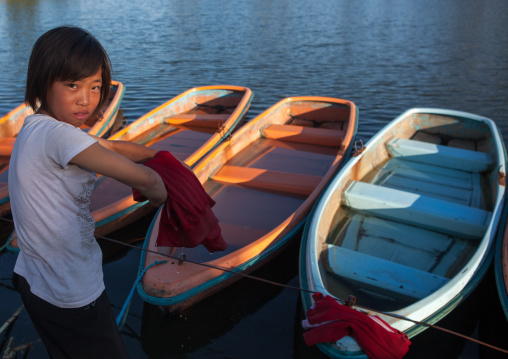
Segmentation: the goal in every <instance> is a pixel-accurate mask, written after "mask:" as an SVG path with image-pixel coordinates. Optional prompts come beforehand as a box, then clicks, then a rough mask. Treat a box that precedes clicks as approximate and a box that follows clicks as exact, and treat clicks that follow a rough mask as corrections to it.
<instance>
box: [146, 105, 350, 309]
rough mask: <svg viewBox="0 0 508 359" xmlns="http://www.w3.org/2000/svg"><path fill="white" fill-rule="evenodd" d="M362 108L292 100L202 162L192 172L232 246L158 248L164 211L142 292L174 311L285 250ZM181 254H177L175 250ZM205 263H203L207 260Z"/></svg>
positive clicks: (341, 155)
mask: <svg viewBox="0 0 508 359" xmlns="http://www.w3.org/2000/svg"><path fill="white" fill-rule="evenodd" d="M357 120H358V111H357V108H356V106H355V104H354V103H353V102H350V101H346V100H341V99H335V98H329V97H294V98H286V99H284V100H282V101H280V102H278V103H277V104H275V105H274V106H272V107H270V108H269V109H267V110H266V111H265V112H263V113H262V114H260V115H259V116H257V117H256V118H254V119H252V120H251V121H249V122H247V123H246V124H245V125H244V126H243V127H242V128H241V129H239V130H238V131H237V132H235V133H234V134H233V136H232V137H231V138H230V139H228V140H227V141H225V142H224V143H223V144H221V145H220V146H218V147H217V148H216V149H215V150H213V151H212V152H211V153H209V154H208V155H207V156H206V157H205V158H203V160H201V161H200V162H199V163H198V164H197V166H196V167H195V168H194V172H195V174H196V176H197V177H198V179H199V180H200V182H201V184H202V185H203V186H204V188H205V190H206V191H207V193H208V194H209V195H210V196H211V197H212V198H213V199H214V200H215V201H216V204H215V206H214V207H213V211H214V213H215V215H216V216H217V218H218V219H219V222H220V226H221V229H222V235H223V237H224V239H225V241H226V242H227V244H228V249H227V250H225V251H223V252H215V253H212V254H210V253H209V252H208V251H207V250H206V249H205V247H203V246H198V247H196V248H183V249H178V251H179V252H182V254H180V256H181V258H183V256H185V258H186V259H188V260H190V261H191V262H187V261H183V262H182V261H178V260H170V261H168V262H167V263H164V264H159V265H156V266H153V267H150V266H151V265H152V264H153V263H155V262H156V261H162V260H164V259H166V258H167V257H165V256H163V255H161V254H158V253H157V247H156V246H155V241H156V237H157V233H158V229H159V218H160V217H159V216H160V214H159V213H158V214H157V215H156V216H155V218H154V220H153V222H152V224H151V226H150V229H149V231H148V234H147V236H146V240H145V243H144V248H145V249H147V250H148V251H146V253H145V251H144V252H143V255H142V257H141V263H140V268H139V274H140V275H142V273H143V272H145V269H146V268H148V267H150V268H149V269H148V270H147V271H146V273H145V274H144V277H143V279H142V280H141V281H138V283H137V290H138V293H139V294H140V296H141V297H142V298H143V299H144V300H145V301H146V302H149V303H152V304H155V305H158V306H160V307H161V308H163V309H165V310H168V311H170V312H175V311H178V310H181V309H183V308H188V307H189V306H191V305H192V304H194V303H196V302H198V301H200V300H202V299H203V298H205V297H207V296H209V295H211V294H212V293H214V292H216V291H218V290H220V289H222V288H224V287H226V286H227V285H229V284H231V283H232V282H233V281H235V280H237V279H239V278H240V276H238V275H235V274H233V273H231V272H225V271H223V270H219V269H215V268H217V267H218V268H225V269H227V270H228V271H232V272H241V273H248V272H251V271H252V270H254V269H256V268H257V267H259V266H261V265H262V264H264V263H265V262H267V261H268V260H270V259H272V258H273V256H274V255H275V254H276V253H278V252H279V251H280V250H282V249H283V248H284V247H285V246H286V245H287V244H289V243H290V239H291V238H293V237H294V235H295V234H296V233H297V232H298V231H299V229H300V228H301V226H302V225H303V223H304V221H305V218H306V216H307V214H308V213H309V211H310V209H311V207H312V205H313V204H314V202H315V201H316V199H317V197H318V196H319V194H320V193H321V191H322V190H323V189H324V188H325V187H326V185H327V183H328V182H329V181H330V180H331V179H332V177H333V175H334V174H335V173H336V172H337V171H338V169H339V168H340V167H341V165H342V164H343V163H344V161H345V159H346V158H347V157H348V156H349V154H350V152H351V147H352V144H353V142H354V137H355V135H356V129H357ZM177 253H178V252H177ZM202 264H203V265H202Z"/></svg>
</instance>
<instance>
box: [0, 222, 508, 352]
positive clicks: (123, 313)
mask: <svg viewBox="0 0 508 359" xmlns="http://www.w3.org/2000/svg"><path fill="white" fill-rule="evenodd" d="M0 219H1V220H4V221H9V222H12V220H10V219H7V218H3V217H0ZM95 238H97V239H103V240H106V241H109V242H112V243H116V244H119V245H122V246H125V247H129V248H135V249H138V250H141V251H144V252H149V253H153V254H157V255H160V256H162V257H166V258H170V259H173V260H176V261H178V264H179V265H182V264H183V263H184V262H187V263H192V264H196V265H200V266H203V267H208V268H213V269H218V270H221V271H224V272H227V273H231V274H233V275H239V276H241V277H244V278H250V279H253V280H257V281H260V282H263V283H267V284H271V285H275V286H279V287H282V288H287V289H293V290H297V291H300V292H305V293H310V294H315V293H316V291H312V290H308V289H304V288H300V287H295V286H291V285H287V284H282V283H277V282H274V281H271V280H268V279H263V278H260V277H256V276H252V275H250V274H246V273H242V272H239V271H235V270H232V269H229V268H225V267H222V266H218V265H212V264H207V263H202V262H196V261H192V260H189V259H187V258H186V256H185V254H182V255H180V256H178V257H176V256H173V255H170V254H165V253H160V252H157V251H153V250H151V249H148V248H140V247H138V246H135V245H132V244H130V243H125V242H122V241H119V240H116V239H112V238H108V237H103V236H96V237H95ZM166 262H167V261H155V262H154V263H152V264H151V265H149V266H147V267H146V268H145V269H144V270H143V272H142V273H141V274H140V275H139V276H138V278H137V279H136V281H135V283H134V285H133V287H132V289H131V292H130V294H129V296H128V298H127V301H126V303H125V304H124V306H123V307H122V311H121V313H120V315H119V316H118V318H117V324H118V323H122V324H123V322H125V319H126V317H127V313H126V311H127V310H128V309H127V308H128V306H129V304H130V301H131V299H132V295H133V293H134V288H135V287H136V285H137V283H138V282H139V281H140V280H141V279H142V277H143V275H144V274H145V273H146V271H147V270H148V269H149V268H151V267H152V266H154V265H157V264H162V263H166ZM331 297H332V298H333V299H335V300H336V301H337V302H339V303H342V304H344V305H347V306H349V307H351V308H354V307H356V308H357V309H360V310H362V311H364V312H367V313H378V314H381V315H385V316H388V317H392V318H396V319H399V320H404V321H408V322H411V323H413V324H417V325H422V326H425V327H427V328H432V329H436V330H440V331H442V332H445V333H448V334H451V335H455V336H457V337H460V338H462V339H466V340H469V341H472V342H474V343H477V344H479V345H482V346H485V347H488V348H491V349H494V350H497V351H499V352H502V353H505V354H508V350H506V349H502V348H499V347H496V346H494V345H491V344H488V343H485V342H483V341H480V340H478V339H475V338H471V337H469V336H467V335H464V334H460V333H457V332H455V331H453V330H449V329H446V328H443V327H439V326H437V325H434V324H429V323H425V322H421V321H417V320H413V319H411V318H408V317H404V316H402V315H398V314H395V313H390V312H383V311H380V310H376V309H373V308H369V307H365V306H362V305H358V304H356V298H355V297H354V296H352V295H350V296H348V298H347V300H343V299H340V298H337V297H334V296H331ZM124 308H125V309H124ZM122 318H123V319H122Z"/></svg>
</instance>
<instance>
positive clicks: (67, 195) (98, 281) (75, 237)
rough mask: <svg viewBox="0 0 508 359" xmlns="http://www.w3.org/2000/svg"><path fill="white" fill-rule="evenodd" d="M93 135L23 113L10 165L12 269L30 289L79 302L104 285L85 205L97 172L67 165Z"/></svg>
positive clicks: (53, 299) (60, 301) (58, 301)
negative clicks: (14, 257)
mask: <svg viewBox="0 0 508 359" xmlns="http://www.w3.org/2000/svg"><path fill="white" fill-rule="evenodd" d="M95 142H96V140H95V139H94V138H92V137H91V136H89V135H88V134H86V133H85V132H83V131H81V130H80V129H79V128H76V127H74V126H72V125H70V124H67V123H64V122H60V121H57V120H55V119H54V118H52V117H49V116H45V115H32V116H29V117H27V118H26V119H25V122H24V124H23V127H22V129H21V131H20V132H19V134H18V136H17V138H16V142H15V145H14V148H13V151H12V156H11V159H10V165H9V178H8V183H9V197H10V202H11V208H12V215H13V219H14V225H15V229H16V232H17V235H18V243H19V247H20V253H19V256H18V258H17V261H16V265H15V267H14V271H15V272H16V273H18V274H19V275H21V276H23V277H25V278H26V280H27V281H28V283H29V284H30V290H31V292H32V293H33V294H35V295H37V296H38V297H40V298H42V299H44V300H45V301H47V302H49V303H51V304H53V305H55V306H58V307H61V308H78V307H82V306H84V305H87V304H88V303H90V302H92V301H94V300H95V299H97V298H98V297H99V295H100V294H101V293H102V291H103V290H104V280H103V273H102V252H101V249H100V247H99V245H98V244H97V242H96V240H95V238H94V236H93V234H94V230H95V221H94V219H93V217H92V215H91V213H90V210H89V203H90V195H91V193H92V190H93V188H94V184H95V182H96V180H97V176H96V174H95V173H93V172H91V171H88V170H86V169H83V168H81V167H79V166H76V165H73V164H69V161H70V160H71V159H72V158H73V157H74V156H76V155H77V154H78V153H80V152H81V151H83V150H84V149H86V148H88V147H89V146H91V145H92V144H94V143H95Z"/></svg>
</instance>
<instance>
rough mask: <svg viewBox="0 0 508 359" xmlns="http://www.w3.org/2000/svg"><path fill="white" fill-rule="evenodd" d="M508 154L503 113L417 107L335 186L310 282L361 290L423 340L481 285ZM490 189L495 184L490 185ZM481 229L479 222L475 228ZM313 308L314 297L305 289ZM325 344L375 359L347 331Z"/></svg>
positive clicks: (325, 200)
mask: <svg viewBox="0 0 508 359" xmlns="http://www.w3.org/2000/svg"><path fill="white" fill-rule="evenodd" d="M505 161H506V153H505V149H504V145H503V142H502V140H501V137H500V134H499V131H498V129H497V127H496V126H495V124H494V122H493V121H491V120H489V119H486V118H483V117H480V116H476V115H473V114H469V113H464V112H458V111H449V110H440V109H412V110H409V111H407V112H405V113H404V114H402V115H400V116H399V117H397V118H396V119H395V120H393V121H392V122H391V123H389V124H388V125H387V126H386V127H385V128H383V129H382V130H381V131H380V132H379V133H378V134H376V135H375V136H374V137H373V138H372V139H371V140H369V142H368V143H367V144H366V146H365V149H364V151H363V152H362V153H361V154H359V155H358V156H356V157H354V158H353V159H352V160H351V161H349V162H348V164H346V165H345V166H344V167H343V168H342V170H341V171H340V172H339V173H338V174H337V176H336V177H335V178H334V179H333V181H332V182H331V183H330V185H329V187H328V188H327V190H326V192H325V193H324V194H323V196H322V197H321V199H320V201H319V202H318V203H317V204H316V206H315V208H314V209H313V213H312V214H311V216H310V220H309V221H308V222H307V224H306V226H305V229H304V234H303V239H302V244H301V252H300V285H301V287H302V288H303V289H305V290H308V291H311V292H321V293H323V294H325V295H331V296H333V297H335V298H338V299H342V300H344V299H346V297H347V296H348V295H350V294H352V295H354V296H355V297H356V298H357V303H358V304H360V305H362V306H364V307H367V308H369V309H370V310H375V311H377V312H379V313H385V314H380V316H381V317H382V318H383V319H384V320H385V321H386V322H388V323H389V324H390V325H391V326H393V327H394V328H396V329H398V330H400V331H403V332H405V333H406V334H407V335H408V337H413V336H415V335H417V334H418V333H420V332H421V331H423V330H425V329H426V328H427V327H426V326H422V325H417V324H414V323H413V322H410V321H405V320H400V319H397V318H395V317H392V316H390V315H389V314H394V315H397V316H402V317H408V318H410V319H412V320H415V321H419V322H426V323H428V324H432V323H435V322H437V321H438V320H440V319H441V318H443V317H444V316H445V315H447V314H448V313H449V312H450V311H451V310H453V309H454V308H455V307H456V306H457V305H458V304H459V303H460V302H462V301H463V300H464V299H465V298H466V297H467V296H468V295H469V294H470V293H471V292H472V291H473V289H474V288H475V287H476V286H477V285H478V283H479V282H480V280H481V279H482V277H483V276H484V275H485V273H486V270H487V268H488V266H489V264H490V263H491V261H492V258H493V250H492V249H493V242H494V236H495V232H496V229H497V226H498V224H499V220H500V217H501V208H502V206H503V197H504V190H505V185H504V176H505V173H506V169H505V163H506V162H505ZM482 189H487V190H485V191H484V190H482ZM473 227H475V228H473ZM302 302H303V309H304V311H307V310H308V309H309V308H310V306H311V305H312V298H311V294H309V293H305V292H302ZM318 347H319V348H320V349H321V351H323V352H324V353H326V354H327V355H329V356H330V357H336V358H346V357H347V358H352V357H356V358H366V355H365V354H364V353H363V352H362V351H361V348H360V347H359V346H358V344H357V343H356V342H355V341H354V340H353V339H352V338H351V337H345V338H343V339H342V340H339V341H338V342H336V343H320V344H318Z"/></svg>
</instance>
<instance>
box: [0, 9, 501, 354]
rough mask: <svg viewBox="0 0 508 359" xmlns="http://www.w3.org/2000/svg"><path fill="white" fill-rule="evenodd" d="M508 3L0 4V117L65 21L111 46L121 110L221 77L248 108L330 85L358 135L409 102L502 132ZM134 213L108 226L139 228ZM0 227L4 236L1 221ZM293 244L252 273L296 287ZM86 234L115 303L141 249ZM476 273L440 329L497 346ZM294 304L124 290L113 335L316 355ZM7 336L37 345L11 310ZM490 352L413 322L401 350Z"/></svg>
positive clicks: (4, 290)
mask: <svg viewBox="0 0 508 359" xmlns="http://www.w3.org/2000/svg"><path fill="white" fill-rule="evenodd" d="M507 14H508V2H506V1H505V0H488V1H485V0H448V1H439V0H427V1H411V2H409V1H403V0H386V1H379V0H365V1H352V0H322V1H319V2H310V1H303V0H291V1H289V0H275V1H274V0H270V1H268V0H258V1H246V0H244V1H226V0H216V1H206V0H187V1H180V0H159V1H157V0H153V1H149V0H138V1H135V2H133V1H127V0H115V1H112V0H102V1H92V0H41V1H36V0H0V69H1V70H0V114H4V113H6V112H8V111H9V110H11V109H12V108H14V107H15V106H16V105H18V104H19V103H21V102H22V101H23V96H24V81H25V73H26V67H27V62H28V57H29V55H30V51H31V47H32V45H33V43H34V41H35V40H36V39H37V38H38V37H39V36H40V35H41V34H42V33H43V32H45V31H46V30H48V29H50V28H52V27H55V26H58V25H63V24H74V25H78V26H82V27H84V28H86V29H88V30H89V31H90V32H92V33H93V34H94V35H95V36H96V37H97V38H98V39H99V40H100V41H101V42H102V44H103V45H104V47H105V48H106V50H107V51H108V53H109V54H110V57H111V61H112V63H113V68H114V76H113V77H114V79H116V80H118V81H121V82H123V83H124V85H125V86H126V94H125V97H124V100H123V102H122V110H123V114H124V116H125V118H126V121H133V120H135V119H136V118H138V117H139V116H141V115H143V114H144V113H146V112H148V111H149V110H151V109H152V108H154V107H156V106H157V105H159V104H161V103H163V102H165V101H167V100H168V99H170V98H172V97H174V96H176V95H177V94H179V93H181V92H183V91H185V90H187V89H189V88H192V87H196V86H203V85H214V84H231V85H242V86H247V87H249V88H251V89H252V91H253V92H254V100H253V102H252V105H251V109H250V111H249V114H248V118H253V117H254V116H255V115H257V114H259V113H260V112H261V111H262V110H264V109H266V108H267V107H269V106H271V105H272V104H274V103H275V102H277V101H279V100H281V99H282V98H285V97H288V96H296V95H318V96H331V97H339V98H345V99H348V100H351V101H354V102H355V103H356V104H357V106H358V107H359V110H360V123H359V128H358V135H359V137H360V138H361V139H363V140H367V139H369V138H370V137H371V136H372V135H373V134H374V133H376V132H377V131H378V130H379V129H381V128H382V127H383V126H384V125H385V124H386V123H388V122H389V121H390V120H392V119H393V118H395V117H396V116H397V115H399V114H400V113H402V112H403V111H405V110H406V109H408V108H411V107H441V108H449V109H455V110H462V111H468V112H473V113H476V114H480V115H483V116H486V117H489V118H491V119H493V120H494V121H495V122H496V123H497V125H498V126H499V128H500V130H501V132H502V134H503V137H504V138H505V141H506V139H508V112H507V110H506V109H507V108H508V95H507V94H508V61H507V60H508V31H506V29H507V28H508V16H507ZM148 223H149V219H147V220H142V221H140V222H138V223H136V224H134V225H132V226H130V227H129V228H127V229H126V230H125V231H120V232H117V233H115V234H112V235H111V236H112V237H114V238H123V239H125V238H126V237H128V238H130V239H131V240H135V239H139V238H142V237H143V236H144V233H145V231H146V228H147V226H148ZM0 224H1V223H0ZM4 224H5V223H4ZM4 227H5V228H4ZM2 228H4V229H3V235H6V233H8V232H9V225H8V224H5V225H4V226H3V227H2ZM1 240H3V237H2V239H1ZM298 241H299V238H295V242H296V243H295V246H294V248H292V249H290V250H288V251H287V252H286V253H284V254H283V255H282V256H281V257H280V258H277V259H276V260H275V261H274V262H273V263H271V264H270V265H268V266H266V268H263V269H262V270H261V271H260V272H258V273H256V274H257V275H259V276H263V277H265V278H269V279H271V280H275V281H277V282H279V283H284V284H289V285H294V286H298V277H297V250H298ZM134 243H136V244H137V245H138V246H139V245H140V243H139V242H134ZM101 244H102V245H103V247H104V250H105V256H106V263H105V265H104V272H105V281H106V287H107V289H108V292H109V295H110V298H111V301H112V303H113V305H114V306H115V309H114V310H115V314H116V313H118V311H119V308H120V307H121V306H122V305H123V303H124V301H125V299H126V297H127V296H128V294H129V291H130V289H131V287H132V284H133V282H134V280H135V277H136V272H137V266H138V263H139V257H140V253H139V251H138V250H136V249H130V250H122V249H121V248H118V247H116V246H111V245H108V244H107V243H106V244H105V243H101ZM14 261H15V255H13V254H12V253H6V252H3V253H0V298H1V303H2V305H1V306H0V324H2V323H3V322H4V321H5V320H6V319H7V318H8V317H9V316H10V315H11V314H12V313H13V312H14V311H15V310H16V309H17V308H18V307H19V305H20V304H21V300H20V298H19V295H18V293H17V292H15V291H14V290H13V289H12V286H11V282H10V277H11V272H12V268H13V265H14ZM491 284H492V283H491V276H490V274H489V276H487V278H486V280H485V281H484V282H483V283H482V286H481V287H480V288H479V289H478V291H477V293H475V296H473V297H471V298H470V299H469V300H468V301H467V302H466V303H465V305H463V306H461V307H460V308H459V309H458V310H457V311H454V313H452V315H451V316H449V317H447V318H446V319H445V320H444V321H442V322H441V323H440V325H442V326H446V327H447V328H453V329H455V330H457V331H460V332H461V333H463V334H466V335H474V336H475V337H479V338H480V339H481V340H483V341H486V342H489V343H492V344H497V345H503V344H504V346H505V347H506V346H507V344H506V343H508V341H507V340H506V338H507V335H508V334H507V329H506V326H507V325H506V320H505V318H504V316H503V314H502V313H500V312H499V304H498V298H497V294H496V293H495V289H494V287H492V285H491ZM300 316H301V313H300V303H299V295H298V293H297V292H296V291H294V290H290V289H282V288H279V287H275V286H270V285H267V284H264V283H258V282H254V281H251V280H242V281H240V282H239V283H238V284H237V285H234V286H232V287H231V288H229V289H227V290H225V291H224V292H222V293H220V294H218V295H216V296H214V297H212V298H210V299H209V300H207V301H205V302H203V303H201V304H200V305H198V306H196V307H195V308H193V309H191V310H189V311H188V312H187V313H184V314H183V315H181V316H177V317H173V318H163V317H161V316H160V313H159V312H158V310H157V308H154V307H152V306H149V305H145V304H144V303H143V302H142V301H141V300H140V299H139V297H138V296H137V294H135V295H134V299H133V302H132V304H131V308H130V315H129V318H128V321H127V324H126V326H125V327H124V328H123V329H122V334H123V338H124V340H125V342H126V344H127V346H128V349H129V351H130V353H131V355H132V357H133V358H319V357H321V355H320V353H319V352H317V351H315V350H313V349H312V348H310V349H309V348H306V347H305V345H304V344H303V343H302V337H301V332H300V330H299V320H300V319H301V318H300ZM9 335H10V336H13V337H14V338H15V339H14V340H15V345H16V346H20V345H23V344H25V343H29V342H32V343H33V346H32V349H31V351H30V352H29V353H28V356H27V357H28V358H46V357H47V355H46V353H45V350H44V348H43V346H42V344H41V343H40V342H37V334H36V333H35V332H34V330H33V327H32V325H31V323H30V320H29V319H28V317H27V315H26V313H25V312H22V313H21V315H20V318H19V319H18V321H17V322H16V323H15V325H14V327H13V330H12V332H10V333H9ZM494 354H495V353H493V352H486V351H484V350H483V349H482V348H480V347H479V346H477V345H474V344H473V345H472V344H467V343H466V342H464V341H457V340H454V339H453V337H451V336H450V335H448V334H443V333H440V332H437V331H435V330H427V331H426V332H425V333H423V334H421V335H420V336H418V337H416V338H414V340H413V345H412V347H411V350H410V353H409V354H408V357H413V358H417V357H421V358H429V357H443V358H454V357H462V358H478V357H493V356H494ZM20 357H21V356H20Z"/></svg>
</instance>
